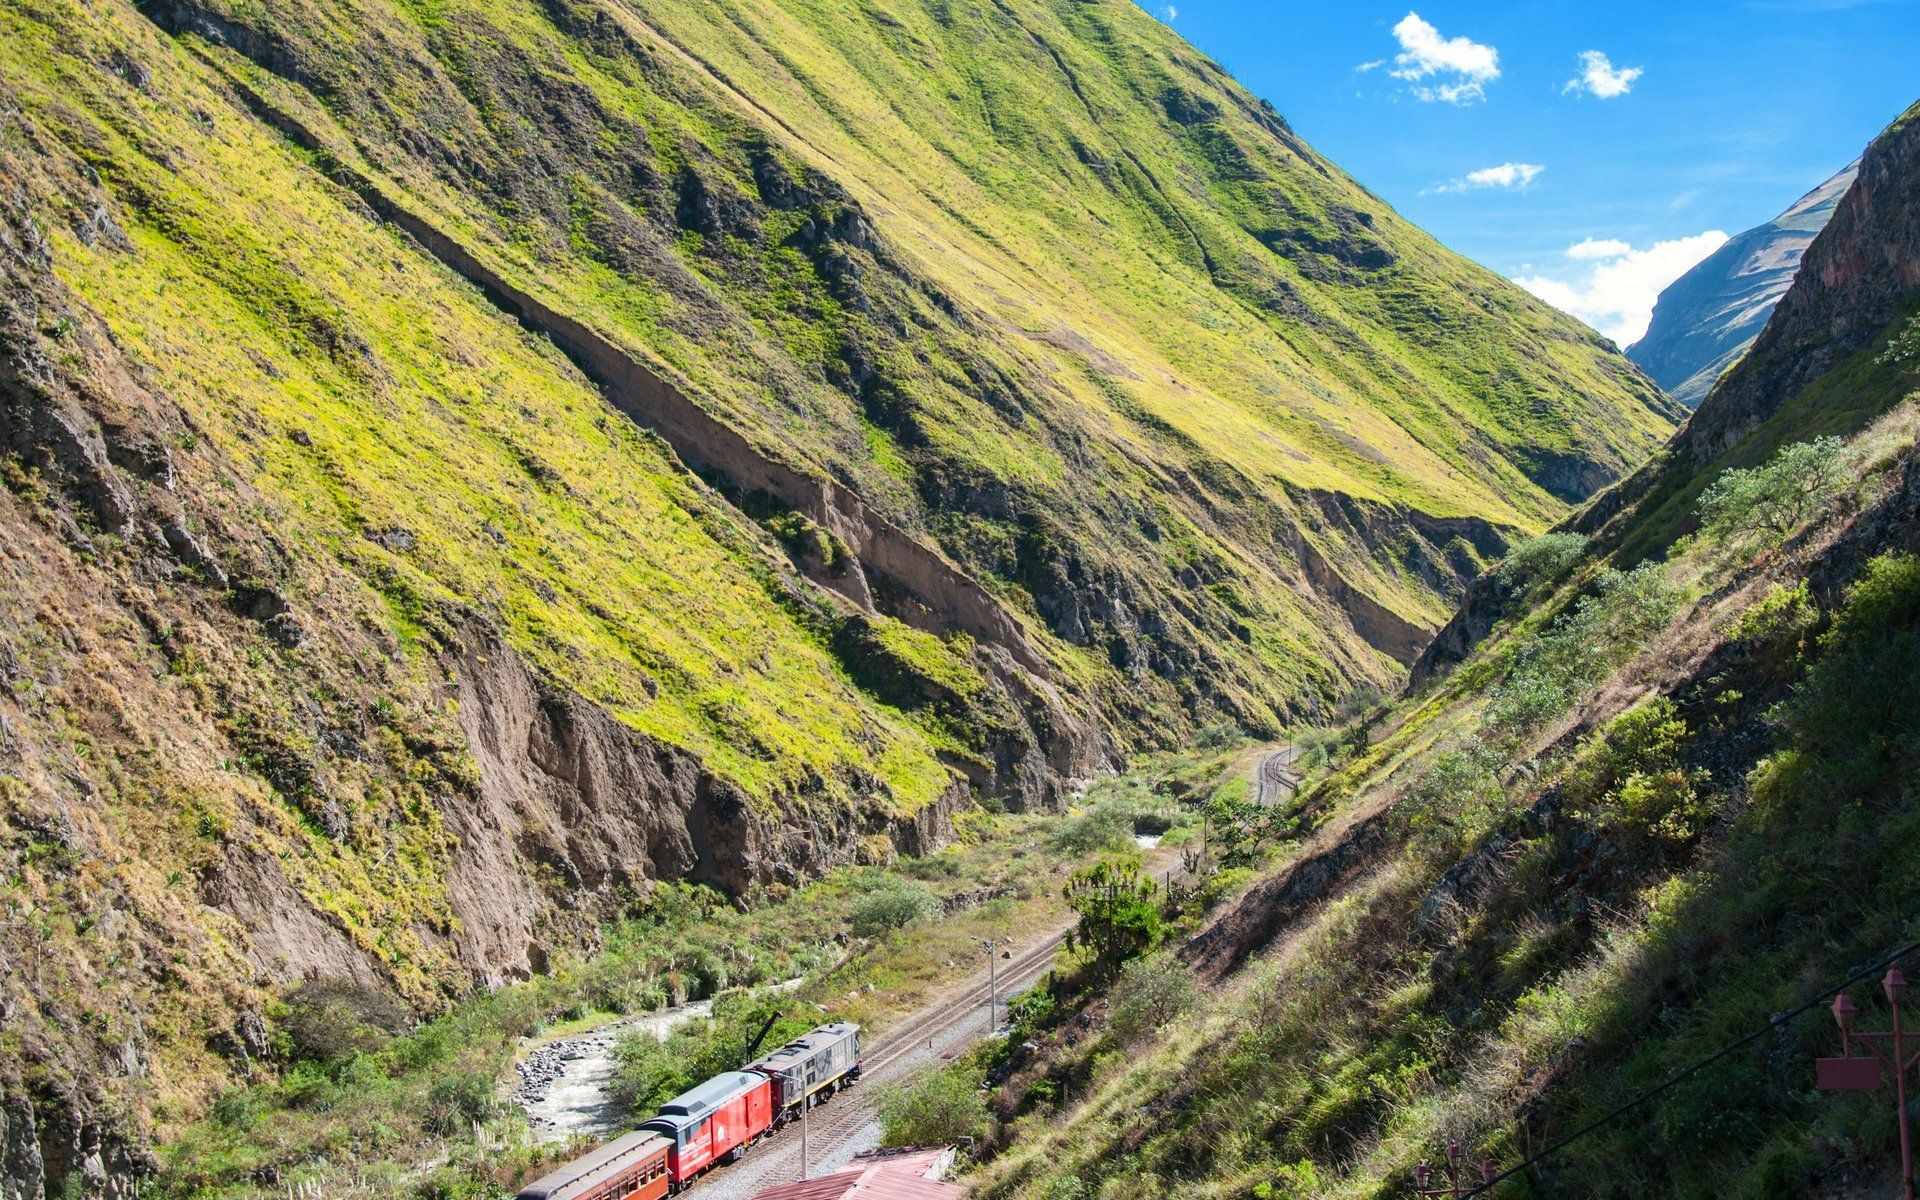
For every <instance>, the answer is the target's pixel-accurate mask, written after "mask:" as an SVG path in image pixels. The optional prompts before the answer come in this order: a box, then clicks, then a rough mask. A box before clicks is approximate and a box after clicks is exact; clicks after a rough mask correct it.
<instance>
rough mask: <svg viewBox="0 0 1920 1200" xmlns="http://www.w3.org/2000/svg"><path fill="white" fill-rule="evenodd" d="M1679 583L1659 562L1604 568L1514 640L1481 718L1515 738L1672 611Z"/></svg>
mask: <svg viewBox="0 0 1920 1200" xmlns="http://www.w3.org/2000/svg"><path fill="white" fill-rule="evenodd" d="M1681 598H1682V597H1681V592H1680V589H1679V588H1677V587H1676V586H1674V584H1673V583H1672V582H1671V581H1669V580H1668V578H1667V572H1666V568H1665V567H1663V566H1662V565H1660V564H1658V563H1642V564H1641V565H1640V566H1638V567H1635V568H1634V569H1633V570H1631V571H1625V572H1623V571H1616V570H1612V569H1609V570H1606V571H1603V572H1602V573H1601V574H1600V577H1599V578H1598V579H1597V580H1596V581H1595V584H1594V590H1593V592H1592V593H1591V594H1589V595H1585V596H1582V597H1580V599H1579V600H1578V601H1576V602H1575V603H1574V606H1573V608H1572V609H1571V610H1570V611H1568V612H1563V613H1561V614H1560V615H1559V616H1558V617H1556V618H1555V619H1554V622H1553V624H1552V625H1551V626H1549V627H1548V628H1547V629H1546V630H1545V631H1544V632H1542V633H1539V634H1536V635H1534V636H1533V637H1532V638H1529V639H1528V640H1527V641H1526V642H1524V643H1522V645H1521V646H1520V647H1519V649H1518V650H1517V651H1516V652H1515V653H1514V657H1513V665H1512V667H1511V668H1510V669H1509V671H1508V673H1507V677H1506V679H1504V680H1503V681H1502V682H1501V683H1500V685H1499V686H1498V687H1496V688H1494V690H1493V694H1492V696H1491V698H1490V699H1489V701H1488V703H1487V714H1486V724H1487V726H1488V728H1489V729H1490V730H1491V731H1492V732H1493V733H1494V734H1495V736H1496V737H1497V738H1499V739H1501V740H1511V739H1517V738H1519V737H1521V736H1523V735H1525V734H1527V733H1530V732H1531V731H1533V730H1534V729H1537V728H1538V727H1539V726H1540V725H1542V724H1544V723H1545V722H1546V721H1547V720H1549V719H1551V718H1552V717H1555V716H1558V715H1559V714H1561V713H1563V712H1565V711H1566V710H1567V709H1569V708H1571V707H1573V703H1574V701H1575V700H1577V699H1578V698H1579V696H1580V694H1581V693H1582V692H1584V691H1585V690H1586V689H1588V688H1590V687H1592V686H1593V685H1595V684H1597V683H1599V682H1600V681H1601V680H1603V679H1605V678H1606V677H1607V675H1608V674H1609V673H1610V672H1611V671H1612V670H1613V668H1614V667H1615V666H1617V665H1618V664H1619V663H1620V662H1621V661H1622V660H1624V659H1625V658H1627V657H1628V656H1629V655H1631V654H1632V653H1633V652H1634V651H1635V650H1637V649H1639V648H1640V646H1641V645H1642V644H1644V643H1645V641H1646V640H1647V639H1648V638H1649V637H1651V636H1652V635H1653V634H1655V633H1657V632H1659V631H1660V630H1661V629H1664V628H1666V626H1667V623H1668V622H1670V621H1672V620H1673V618H1674V615H1675V614H1676V613H1677V612H1679V610H1680V602H1681Z"/></svg>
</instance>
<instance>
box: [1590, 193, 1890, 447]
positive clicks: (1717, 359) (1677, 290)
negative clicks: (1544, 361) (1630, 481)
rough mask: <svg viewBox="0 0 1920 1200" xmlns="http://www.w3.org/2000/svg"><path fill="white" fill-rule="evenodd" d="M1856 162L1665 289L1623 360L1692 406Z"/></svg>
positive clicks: (1735, 355)
mask: <svg viewBox="0 0 1920 1200" xmlns="http://www.w3.org/2000/svg"><path fill="white" fill-rule="evenodd" d="M1859 169H1860V164H1859V162H1858V161H1857V160H1856V161H1855V162H1853V163H1851V164H1849V165H1848V166H1847V167H1846V169H1844V170H1842V171H1840V172H1839V173H1838V174H1836V175H1835V176H1834V177H1833V178H1831V179H1829V180H1827V181H1826V182H1825V183H1823V184H1821V185H1820V186H1819V187H1817V188H1815V189H1813V190H1812V191H1810V192H1808V193H1807V194H1806V195H1804V196H1802V197H1800V199H1798V200H1796V201H1795V202H1794V203H1793V206H1792V207H1790V208H1788V209H1787V211H1785V212H1783V213H1781V214H1780V215H1779V216H1777V217H1775V218H1774V219H1773V220H1771V221H1768V222H1767V223H1766V224H1765V225H1760V226H1756V227H1755V228H1753V229H1749V230H1747V231H1746V232H1745V233H1742V234H1740V235H1738V236H1737V237H1734V238H1733V239H1731V240H1730V241H1728V242H1727V244H1726V245H1724V246H1722V247H1720V249H1718V250H1716V251H1714V252H1713V253H1712V254H1710V255H1708V256H1707V258H1706V259H1705V260H1704V261H1703V262H1701V263H1699V264H1698V265H1696V266H1695V267H1694V268H1693V269H1692V270H1690V271H1688V272H1687V273H1686V274H1685V275H1682V276H1681V277H1680V278H1678V279H1676V280H1674V281H1673V282H1672V283H1670V284H1668V285H1667V287H1666V289H1665V290H1664V291H1662V292H1661V293H1660V298H1659V300H1658V301H1657V302H1656V303H1655V304H1654V306H1653V321H1652V323H1651V324H1649V325H1648V326H1647V332H1646V334H1645V335H1644V336H1642V337H1641V339H1640V340H1639V341H1637V342H1635V343H1634V344H1633V345H1631V346H1629V347H1627V357H1628V358H1631V359H1632V360H1633V361H1634V362H1635V363H1638V364H1639V366H1640V367H1641V369H1642V370H1644V371H1646V373H1647V374H1649V375H1651V376H1653V379H1654V382H1655V383H1658V384H1659V385H1660V386H1661V387H1662V388H1664V389H1666V392H1667V394H1668V395H1670V396H1672V397H1673V398H1674V399H1675V400H1678V401H1679V402H1680V403H1682V404H1684V405H1686V406H1687V407H1688V408H1690V409H1691V408H1696V407H1698V406H1699V404H1700V401H1701V400H1702V399H1703V398H1704V397H1705V396H1706V394H1707V392H1708V390H1709V389H1711V388H1712V387H1713V384H1714V381H1715V380H1717V379H1719V378H1720V376H1721V374H1722V373H1724V372H1725V371H1726V369H1727V368H1728V367H1729V366H1732V365H1733V363H1734V362H1735V361H1736V360H1738V359H1739V357H1740V356H1741V355H1742V354H1744V353H1746V350H1747V347H1748V346H1751V345H1752V344H1753V339H1754V338H1756V337H1758V336H1760V331H1761V330H1762V329H1763V328H1765V327H1766V324H1767V317H1768V316H1769V315H1770V314H1771V313H1772V312H1773V306H1774V305H1776V304H1778V303H1779V302H1780V297H1782V296H1784V295H1785V294H1786V292H1787V288H1788V287H1789V286H1791V285H1792V283H1793V276H1794V273H1795V272H1796V271H1798V270H1799V268H1800V258H1801V256H1802V255H1803V254H1805V253H1806V250H1807V246H1808V245H1810V244H1811V243H1812V241H1813V239H1814V237H1815V235H1817V234H1818V233H1819V232H1820V231H1821V230H1822V229H1824V228H1826V224H1827V222H1828V221H1829V220H1831V219H1832V217H1833V210H1834V209H1835V207H1837V206H1838V205H1839V203H1840V197H1841V196H1843V195H1845V194H1846V191H1847V189H1848V188H1849V187H1851V186H1852V185H1853V179H1854V176H1855V174H1857V173H1858V171H1859Z"/></svg>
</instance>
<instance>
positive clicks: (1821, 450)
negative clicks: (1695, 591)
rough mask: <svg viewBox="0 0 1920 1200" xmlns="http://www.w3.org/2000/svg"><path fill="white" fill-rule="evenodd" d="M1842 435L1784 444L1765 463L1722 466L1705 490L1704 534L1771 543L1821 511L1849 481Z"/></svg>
mask: <svg viewBox="0 0 1920 1200" xmlns="http://www.w3.org/2000/svg"><path fill="white" fill-rule="evenodd" d="M1845 449H1846V447H1845V446H1844V444H1843V443H1842V442H1841V441H1840V439H1839V438H1837V437H1823V438H1815V439H1814V440H1813V441H1811V442H1795V443H1794V444H1793V445H1791V446H1786V447H1783V448H1782V449H1781V450H1780V452H1779V453H1777V454H1775V455H1774V456H1773V457H1772V458H1771V459H1769V460H1768V461H1767V462H1766V463H1765V464H1764V465H1762V466H1758V467H1753V468H1751V469H1742V468H1738V467H1736V468H1733V469H1731V470H1727V471H1722V472H1721V473H1720V477H1719V478H1718V479H1716V480H1714V481H1713V483H1712V484H1711V485H1710V486H1709V487H1708V488H1707V490H1706V491H1704V492H1702V493H1701V494H1700V504H1699V514H1700V536H1701V537H1702V538H1704V539H1706V540H1708V541H1711V542H1715V543H1717V544H1719V545H1723V546H1727V547H1729V548H1732V549H1736V550H1737V549H1744V548H1746V547H1749V546H1753V545H1756V544H1757V545H1758V546H1760V547H1762V548H1765V549H1772V548H1774V547H1777V546H1779V545H1780V544H1781V543H1783V542H1785V541H1786V540H1787V539H1788V538H1790V537H1792V536H1793V535H1794V534H1795V533H1796V532H1798V531H1799V529H1800V527H1801V526H1802V525H1804V524H1805V523H1806V522H1807V521H1809V520H1811V519H1812V518H1813V517H1815V516H1816V515H1818V514H1819V512H1820V510H1821V509H1823V508H1825V507H1826V506H1827V504H1828V503H1830V502H1831V501H1832V500H1833V499H1834V497H1836V496H1838V495H1839V494H1840V491H1841V489H1842V488H1844V487H1845V486H1846V483H1847V470H1846V462H1845Z"/></svg>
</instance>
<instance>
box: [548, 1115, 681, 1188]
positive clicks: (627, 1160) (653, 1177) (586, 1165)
mask: <svg viewBox="0 0 1920 1200" xmlns="http://www.w3.org/2000/svg"><path fill="white" fill-rule="evenodd" d="M671 1148H672V1143H671V1142H669V1141H668V1140H667V1139H666V1138H664V1137H662V1136H661V1135H660V1134H658V1133H656V1132H654V1131H652V1130H649V1129H642V1130H638V1131H636V1132H634V1133H629V1134H626V1135H624V1136H622V1137H617V1138H615V1139H614V1140H612V1141H611V1142H608V1143H607V1144H606V1145H604V1146H602V1147H600V1148H599V1149H598V1150H595V1151H594V1152H593V1153H592V1154H589V1155H586V1156H585V1157H583V1158H576V1159H574V1160H573V1161H572V1162H570V1163H568V1164H567V1165H566V1166H564V1167H561V1168H560V1169H559V1170H557V1171H553V1172H551V1173H549V1174H546V1175H542V1176H541V1177H540V1178H538V1179H536V1180H534V1181H533V1182H532V1183H530V1184H528V1185H527V1186H526V1187H523V1188H521V1189H520V1191H519V1192H518V1193H516V1194H515V1200H658V1197H661V1196H664V1195H666V1194H667V1191H668V1189H669V1188H670V1187H671V1185H672V1182H673V1181H672V1179H671V1177H670V1172H669V1169H668V1165H667V1155H668V1152H669V1151H670V1150H671Z"/></svg>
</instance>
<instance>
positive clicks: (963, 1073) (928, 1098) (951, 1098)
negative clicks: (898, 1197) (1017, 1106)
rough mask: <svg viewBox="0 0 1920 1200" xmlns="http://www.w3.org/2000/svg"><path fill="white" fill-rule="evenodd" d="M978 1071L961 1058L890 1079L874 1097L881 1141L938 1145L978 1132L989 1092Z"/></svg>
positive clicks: (984, 1118)
mask: <svg viewBox="0 0 1920 1200" xmlns="http://www.w3.org/2000/svg"><path fill="white" fill-rule="evenodd" d="M981 1083H982V1080H981V1077H980V1074H979V1072H978V1071H976V1070H974V1069H973V1068H971V1067H969V1066H967V1065H966V1064H964V1063H956V1064H954V1065H953V1066H950V1067H940V1068H937V1069H934V1070H925V1071H921V1072H919V1073H917V1074H915V1075H914V1076H913V1077H912V1078H910V1079H908V1080H906V1081H905V1082H903V1083H897V1084H889V1085H887V1086H886V1087H883V1088H881V1089H880V1092H879V1095H878V1096H876V1097H875V1099H874V1112H875V1114H876V1115H877V1116H878V1117H879V1118H880V1144H881V1145H883V1146H940V1145H946V1144H948V1143H952V1142H959V1141H964V1140H966V1139H968V1138H974V1137H978V1136H980V1134H981V1133H982V1132H983V1131H984V1130H985V1129H986V1127H987V1096H986V1093H985V1091H983V1090H982V1088H981Z"/></svg>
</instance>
